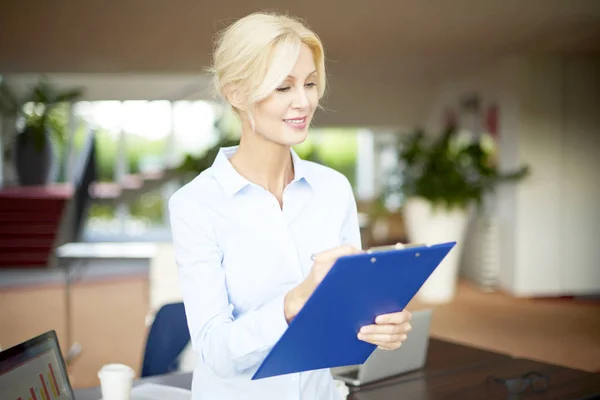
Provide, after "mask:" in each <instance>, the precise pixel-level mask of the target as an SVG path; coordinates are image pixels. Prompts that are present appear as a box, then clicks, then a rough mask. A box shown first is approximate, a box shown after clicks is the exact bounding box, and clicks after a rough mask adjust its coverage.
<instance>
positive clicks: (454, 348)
mask: <svg viewBox="0 0 600 400" xmlns="http://www.w3.org/2000/svg"><path fill="white" fill-rule="evenodd" d="M531 370H537V371H539V372H542V373H544V374H546V375H548V376H549V377H550V385H549V391H548V392H547V393H545V394H541V395H533V396H532V395H531V392H530V391H528V392H526V393H525V394H524V395H522V396H521V397H520V398H522V399H527V398H534V399H580V398H583V397H584V396H587V395H589V394H593V393H600V374H590V373H588V372H584V371H579V370H574V369H569V368H563V367H559V366H556V365H551V364H545V363H540V362H536V361H532V360H526V359H518V358H512V357H510V356H509V355H505V354H501V353H494V352H490V351H486V350H482V349H478V348H474V347H468V346H463V345H460V344H457V343H452V342H446V341H443V340H438V339H434V338H432V339H431V340H430V343H429V352H428V356H427V362H426V365H425V367H424V368H423V369H421V370H419V371H415V372H412V373H408V374H403V375H401V376H398V377H395V378H391V379H387V380H385V381H381V382H378V383H373V384H371V385H367V386H364V387H362V388H361V389H360V390H352V393H351V394H350V396H348V400H388V399H390V400H391V399H399V398H402V399H427V400H431V399H465V400H469V399H482V400H484V399H485V400H487V399H490V400H493V399H503V400H504V399H506V398H507V395H506V392H505V390H504V388H503V387H502V386H501V385H497V384H489V385H488V384H486V378H487V376H489V375H495V376H497V377H501V378H508V377H516V376H520V375H522V374H523V373H525V372H529V371H531ZM146 382H153V383H158V384H165V385H170V386H176V387H181V388H185V389H189V388H190V387H191V382H192V374H191V373H184V374H172V375H162V376H156V377H151V378H144V379H138V380H136V381H135V382H134V385H139V384H141V383H146ZM527 395H530V396H531V397H528V396H527ZM75 396H76V398H77V400H98V399H99V398H100V396H101V394H100V389H99V388H98V387H94V388H89V389H78V390H76V391H75Z"/></svg>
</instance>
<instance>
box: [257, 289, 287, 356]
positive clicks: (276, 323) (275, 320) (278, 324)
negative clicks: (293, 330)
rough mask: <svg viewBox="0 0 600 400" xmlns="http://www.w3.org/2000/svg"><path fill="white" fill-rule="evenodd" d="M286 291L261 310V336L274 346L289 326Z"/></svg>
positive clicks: (267, 343) (269, 345)
mask: <svg viewBox="0 0 600 400" xmlns="http://www.w3.org/2000/svg"><path fill="white" fill-rule="evenodd" d="M284 302H285V293H284V294H282V295H280V296H277V297H276V298H274V299H273V300H271V301H269V302H268V303H266V304H265V305H264V306H263V307H262V308H261V310H260V320H261V321H260V325H259V326H260V329H261V331H262V332H261V333H262V334H261V337H263V338H265V344H266V345H267V346H268V347H272V346H273V345H274V344H275V343H276V342H277V341H278V340H279V338H280V337H281V336H282V335H283V333H284V332H285V330H286V329H287V327H288V323H287V321H286V319H285V311H284Z"/></svg>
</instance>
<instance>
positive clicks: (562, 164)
mask: <svg viewBox="0 0 600 400" xmlns="http://www.w3.org/2000/svg"><path fill="white" fill-rule="evenodd" d="M468 93H477V94H479V96H481V99H482V100H483V106H484V107H485V106H486V104H491V103H496V104H497V105H498V107H499V113H500V118H499V141H498V144H499V149H500V159H499V162H500V167H501V168H502V169H504V170H508V169H513V168H515V167H517V166H519V165H521V164H523V163H526V164H529V165H530V166H531V168H532V175H531V176H530V177H529V178H528V179H527V181H525V182H522V183H520V184H518V185H505V186H502V187H500V188H499V190H498V192H497V197H496V200H497V202H495V203H491V204H489V207H488V209H487V210H486V211H487V215H494V216H496V217H497V220H498V231H499V236H498V241H497V242H498V253H499V271H497V275H498V279H499V286H500V287H501V288H502V289H504V290H506V291H508V292H511V293H513V294H514V295H518V296H545V295H573V294H588V293H594V292H596V293H598V292H600V269H598V268H597V267H596V265H597V260H598V259H599V258H600V246H597V244H596V243H595V241H597V239H598V238H600V209H599V208H598V206H597V205H598V204H599V203H600V184H599V183H598V178H597V174H598V172H597V171H600V157H598V156H597V152H598V150H600V61H599V57H597V56H596V57H589V56H588V57H585V56H581V57H577V56H569V57H558V56H537V57H528V58H521V59H510V60H505V61H502V62H498V63H496V64H494V65H490V66H489V67H488V68H486V69H483V70H481V71H478V72H477V73H476V74H471V75H469V76H468V77H467V78H465V79H462V80H460V79H457V80H455V81H454V82H448V83H446V84H444V85H442V86H441V87H440V88H439V89H438V91H437V95H436V96H435V100H434V102H433V104H432V107H431V111H430V113H429V118H428V119H427V121H426V126H427V127H428V130H429V131H432V132H438V131H439V129H440V127H441V121H442V116H443V114H444V110H445V109H446V108H447V107H448V106H457V105H458V101H459V98H460V97H461V96H462V95H464V94H468ZM474 229H475V228H472V229H471V235H470V236H469V237H467V238H466V242H467V246H466V252H465V257H464V260H463V261H464V262H463V266H462V273H463V274H464V275H466V276H467V277H470V278H472V279H477V277H478V275H477V274H478V273H481V270H480V265H478V264H477V262H476V261H475V262H474V261H473V260H474V257H473V252H474V251H475V250H476V249H475V248H474V247H475V246H477V245H478V242H477V238H478V237H479V236H481V235H479V232H477V231H475V230H474ZM479 245H480V244H479ZM470 252H471V253H470Z"/></svg>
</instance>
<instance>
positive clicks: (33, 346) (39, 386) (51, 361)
mask: <svg viewBox="0 0 600 400" xmlns="http://www.w3.org/2000/svg"><path fill="white" fill-rule="evenodd" d="M0 388H2V399H3V400H4V399H6V400H73V399H74V398H75V397H74V395H73V390H72V388H71V384H70V382H69V377H68V375H67V373H66V369H65V363H64V361H63V358H62V354H61V352H60V346H59V344H58V340H57V338H56V333H55V332H54V331H50V332H47V333H44V334H43V335H40V336H37V337H35V338H33V339H30V340H28V341H26V342H24V343H21V344H18V345H16V346H14V347H11V348H10V349H7V350H5V351H3V352H0Z"/></svg>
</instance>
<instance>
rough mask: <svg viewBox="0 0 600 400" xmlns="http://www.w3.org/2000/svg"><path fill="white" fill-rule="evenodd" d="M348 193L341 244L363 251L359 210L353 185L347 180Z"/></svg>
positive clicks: (346, 188)
mask: <svg viewBox="0 0 600 400" xmlns="http://www.w3.org/2000/svg"><path fill="white" fill-rule="evenodd" d="M344 186H345V192H346V214H345V217H344V222H343V223H342V229H341V244H349V245H351V246H354V247H356V248H358V249H362V240H361V235H360V226H359V223H358V210H357V206H356V199H355V197H354V191H353V190H352V185H350V182H349V181H348V180H347V179H345V185H344Z"/></svg>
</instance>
